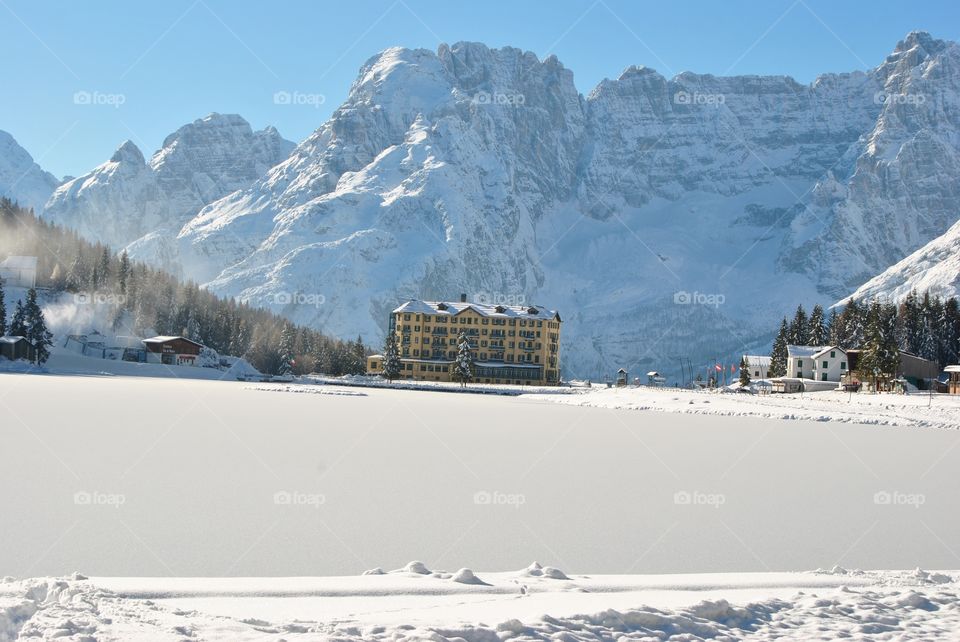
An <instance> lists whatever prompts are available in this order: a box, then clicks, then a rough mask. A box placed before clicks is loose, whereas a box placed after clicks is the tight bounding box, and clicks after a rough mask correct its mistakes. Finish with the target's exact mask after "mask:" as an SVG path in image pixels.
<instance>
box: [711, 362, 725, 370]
mask: <svg viewBox="0 0 960 642" xmlns="http://www.w3.org/2000/svg"><path fill="white" fill-rule="evenodd" d="M713 367H714V368H716V369H717V372H723V366H721V365H720V364H719V363H718V364H716V365H714V366H713Z"/></svg>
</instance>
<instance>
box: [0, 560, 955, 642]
mask: <svg viewBox="0 0 960 642" xmlns="http://www.w3.org/2000/svg"><path fill="white" fill-rule="evenodd" d="M420 570H423V569H420ZM544 570H545V569H544ZM461 574H462V573H461ZM454 577H456V576H454ZM478 577H479V578H480V579H481V581H483V582H484V583H483V584H463V583H459V582H457V581H456V580H455V579H454V578H451V576H450V574H447V573H433V574H419V573H414V572H408V571H405V570H403V569H399V570H397V571H395V572H392V573H389V574H386V575H374V576H369V575H367V576H363V577H326V578H306V577H294V578H239V579H238V578H230V579H221V580H217V579H210V578H207V579H195V578H178V579H166V578H100V577H97V578H90V579H86V578H82V577H80V578H73V577H71V578H64V579H55V578H38V579H34V580H27V581H22V582H17V581H8V582H6V583H0V640H7V639H15V638H16V636H17V635H21V636H23V637H25V638H31V639H32V638H43V639H51V638H57V639H72V640H130V639H149V640H183V639H204V640H230V641H234V640H261V639H263V640H277V639H281V640H316V639H335V640H343V641H349V640H434V641H436V642H441V641H443V640H456V641H463V640H467V641H471V642H487V641H490V642H493V641H499V640H505V639H513V640H627V639H629V640H668V639H669V640H687V641H690V640H703V639H713V640H739V639H750V640H773V639H781V640H782V639H791V640H807V641H809V640H836V639H839V638H846V639H854V640H863V639H902V640H917V639H927V640H934V639H937V640H947V639H956V636H957V631H958V630H960V609H958V600H957V590H958V586H957V583H956V582H955V581H954V579H955V576H953V575H949V574H944V573H927V572H923V571H916V572H883V573H876V572H867V573H864V572H842V574H822V573H745V574H705V575H660V576H655V575H643V576H637V575H634V576H630V575H606V576H604V575H599V576H583V575H572V576H571V577H570V578H569V579H553V578H548V577H546V576H544V575H543V574H542V571H541V570H540V569H537V568H536V567H532V566H531V567H528V569H525V570H522V571H514V572H501V573H481V574H479V575H478Z"/></svg>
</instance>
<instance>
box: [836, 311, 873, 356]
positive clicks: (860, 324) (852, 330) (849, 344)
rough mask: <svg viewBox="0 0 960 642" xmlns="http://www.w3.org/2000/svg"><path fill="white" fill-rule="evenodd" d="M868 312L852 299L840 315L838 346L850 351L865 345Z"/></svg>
mask: <svg viewBox="0 0 960 642" xmlns="http://www.w3.org/2000/svg"><path fill="white" fill-rule="evenodd" d="M865 321H866V310H864V308H863V306H862V305H860V303H858V302H857V301H856V299H851V300H850V302H849V303H847V305H846V307H844V308H843V312H841V313H840V319H839V326H840V327H839V329H838V335H839V336H838V339H839V341H837V342H836V345H838V346H840V347H841V348H843V349H845V350H848V349H851V348H859V347H860V346H861V345H863V340H864V328H865V325H866V323H865Z"/></svg>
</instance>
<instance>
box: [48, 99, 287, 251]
mask: <svg viewBox="0 0 960 642" xmlns="http://www.w3.org/2000/svg"><path fill="white" fill-rule="evenodd" d="M293 148H294V144H293V143H292V142H290V141H287V140H285V139H283V137H281V136H280V134H279V132H277V130H276V129H275V128H272V127H271V128H267V129H264V130H263V131H259V132H254V131H253V130H252V128H251V127H250V124H249V123H248V122H247V121H246V120H244V119H243V118H241V117H240V116H238V115H235V114H217V113H213V114H210V115H208V116H206V117H204V118H200V119H198V120H195V121H194V122H192V123H188V124H186V125H184V126H183V127H180V128H179V129H177V130H176V131H175V132H173V133H172V134H170V135H169V136H167V137H166V138H165V139H164V142H163V147H161V148H160V149H159V150H158V151H157V152H156V153H155V154H154V155H153V157H152V158H151V159H150V161H149V162H146V161H145V159H144V156H143V154H142V153H141V152H140V150H139V149H138V148H137V146H136V145H134V144H133V143H132V142H130V141H127V142H125V143H124V144H123V145H121V146H120V148H119V149H118V150H117V151H116V152H115V153H114V154H113V156H112V157H111V159H110V161H109V162H108V163H106V164H104V165H101V166H100V167H97V168H95V169H94V170H92V171H91V172H89V173H87V174H85V175H83V176H80V177H79V178H76V179H74V180H72V181H70V182H69V183H66V184H64V185H63V186H61V187H60V188H59V189H57V190H56V192H55V193H54V194H53V195H52V196H51V197H50V200H49V201H48V202H47V204H46V209H45V212H44V217H45V218H48V219H50V220H52V221H55V222H57V223H60V224H62V225H67V226H69V227H73V228H74V229H76V230H78V231H80V232H81V233H82V234H85V235H88V236H91V237H93V238H96V239H98V240H101V241H103V242H105V243H108V244H109V245H111V246H113V247H115V248H121V247H125V246H128V245H130V246H131V248H130V251H131V255H132V256H135V257H136V258H142V259H146V260H151V261H154V262H155V263H158V264H160V265H162V266H163V267H166V268H168V269H173V270H176V269H177V268H176V267H175V265H174V264H175V261H176V251H175V248H172V247H170V245H169V243H170V238H172V237H173V236H175V235H176V232H177V231H178V230H179V229H180V228H181V227H182V226H183V224H184V223H185V222H187V221H188V220H190V218H192V217H193V215H194V214H196V213H197V212H198V211H199V210H200V209H201V208H202V207H203V206H204V205H205V204H206V203H209V202H211V201H215V200H217V199H218V198H221V197H222V196H224V195H226V194H229V193H231V192H234V191H236V190H238V189H242V188H244V187H246V186H247V185H249V184H250V182H251V181H253V180H254V179H256V178H257V177H258V176H260V175H262V174H264V173H265V172H266V171H267V170H268V169H269V168H270V167H272V166H273V165H276V164H277V163H279V162H280V161H282V160H283V159H285V158H286V157H287V156H289V154H290V152H291V151H292V150H293ZM131 244H132V245H131Z"/></svg>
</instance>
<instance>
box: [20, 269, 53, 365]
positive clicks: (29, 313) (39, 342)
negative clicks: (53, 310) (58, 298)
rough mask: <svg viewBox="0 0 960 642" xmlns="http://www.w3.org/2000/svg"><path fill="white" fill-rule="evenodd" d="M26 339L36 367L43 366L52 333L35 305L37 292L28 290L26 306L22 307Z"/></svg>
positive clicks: (50, 343) (36, 304)
mask: <svg viewBox="0 0 960 642" xmlns="http://www.w3.org/2000/svg"><path fill="white" fill-rule="evenodd" d="M23 316H24V323H25V324H26V328H27V333H26V337H27V339H28V340H29V341H30V343H32V344H33V347H34V348H35V350H36V353H35V354H36V362H37V365H43V364H44V363H46V362H47V359H49V358H50V346H52V345H53V333H52V332H50V331H49V330H48V329H47V323H46V320H45V319H44V318H43V310H42V309H41V308H40V305H39V304H38V303H37V291H36V290H35V289H34V288H30V289H29V290H28V291H27V304H26V305H25V306H24V307H23Z"/></svg>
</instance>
